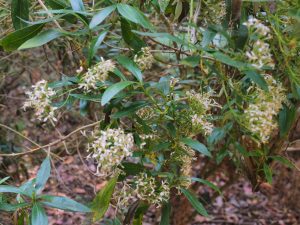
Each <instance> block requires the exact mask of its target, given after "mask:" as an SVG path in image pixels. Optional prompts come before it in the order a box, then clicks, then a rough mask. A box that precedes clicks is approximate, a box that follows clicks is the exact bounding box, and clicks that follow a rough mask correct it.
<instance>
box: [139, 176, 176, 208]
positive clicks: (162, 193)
mask: <svg viewBox="0 0 300 225" xmlns="http://www.w3.org/2000/svg"><path fill="white" fill-rule="evenodd" d="M134 183H135V185H136V189H135V193H136V195H137V197H138V198H139V199H141V200H144V201H148V202H149V203H151V204H154V205H156V206H157V207H159V206H161V205H162V203H164V202H167V201H168V200H169V198H170V187H169V183H168V182H167V181H161V183H160V184H158V183H157V182H156V181H155V178H154V177H151V176H148V175H147V174H146V173H141V174H139V176H137V177H135V179H134Z"/></svg>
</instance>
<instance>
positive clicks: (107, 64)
mask: <svg viewBox="0 0 300 225" xmlns="http://www.w3.org/2000/svg"><path fill="white" fill-rule="evenodd" d="M115 67H116V66H115V63H114V62H113V61H112V60H106V61H104V59H102V61H101V62H99V63H98V64H96V65H95V66H93V67H92V68H89V69H88V71H87V72H86V73H85V74H84V75H83V77H82V80H81V82H80V83H79V88H82V89H83V90H84V91H86V92H90V91H92V90H95V89H97V82H104V81H105V80H106V79H107V76H108V73H109V72H112V71H113V70H114V69H115Z"/></svg>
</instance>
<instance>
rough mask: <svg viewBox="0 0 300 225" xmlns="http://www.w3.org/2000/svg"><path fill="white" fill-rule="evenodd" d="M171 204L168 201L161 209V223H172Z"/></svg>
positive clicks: (167, 224) (161, 224)
mask: <svg viewBox="0 0 300 225" xmlns="http://www.w3.org/2000/svg"><path fill="white" fill-rule="evenodd" d="M170 216H171V205H170V203H166V204H164V205H163V207H162V210H161V219H160V223H159V225H170Z"/></svg>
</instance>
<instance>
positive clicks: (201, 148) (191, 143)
mask: <svg viewBox="0 0 300 225" xmlns="http://www.w3.org/2000/svg"><path fill="white" fill-rule="evenodd" d="M181 142H182V143H184V144H186V145H188V146H190V147H191V148H192V149H194V150H196V151H198V152H200V153H202V154H203V155H206V156H208V157H211V153H210V152H209V151H208V149H207V148H206V146H205V145H204V144H202V143H200V142H199V141H197V140H193V139H190V138H183V139H182V140H181Z"/></svg>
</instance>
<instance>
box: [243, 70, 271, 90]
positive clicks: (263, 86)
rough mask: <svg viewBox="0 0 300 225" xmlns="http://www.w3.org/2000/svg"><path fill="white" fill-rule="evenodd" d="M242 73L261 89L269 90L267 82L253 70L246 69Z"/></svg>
mask: <svg viewBox="0 0 300 225" xmlns="http://www.w3.org/2000/svg"><path fill="white" fill-rule="evenodd" d="M244 73H245V74H246V78H249V79H250V80H251V81H253V82H254V83H256V84H257V85H258V86H259V87H260V88H261V89H263V90H265V91H268V90H269V88H268V84H267V82H266V81H265V79H264V77H263V76H262V75H261V74H259V73H257V72H255V71H253V70H247V71H244Z"/></svg>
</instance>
